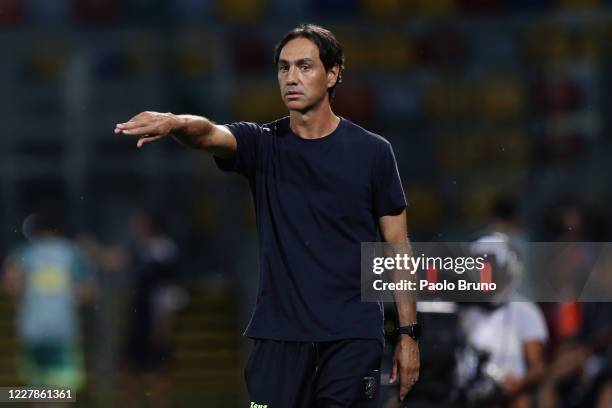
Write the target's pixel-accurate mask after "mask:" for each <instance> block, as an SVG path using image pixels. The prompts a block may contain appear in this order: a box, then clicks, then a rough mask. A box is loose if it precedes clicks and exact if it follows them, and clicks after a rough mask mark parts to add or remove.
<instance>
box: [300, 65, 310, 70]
mask: <svg viewBox="0 0 612 408" xmlns="http://www.w3.org/2000/svg"><path fill="white" fill-rule="evenodd" d="M300 68H301V69H302V71H309V70H310V65H302V66H301V67H300Z"/></svg>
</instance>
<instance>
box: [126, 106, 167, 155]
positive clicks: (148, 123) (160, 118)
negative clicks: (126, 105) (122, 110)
mask: <svg viewBox="0 0 612 408" xmlns="http://www.w3.org/2000/svg"><path fill="white" fill-rule="evenodd" d="M178 125H179V118H178V117H177V116H176V115H173V114H172V113H159V112H149V111H147V112H142V113H139V114H138V115H136V116H134V117H133V118H131V119H130V120H129V121H127V122H125V123H117V124H116V125H115V133H123V134H124V135H130V136H138V137H140V139H138V143H137V146H138V147H139V148H140V147H142V146H143V145H144V144H145V143H149V142H155V141H157V140H159V139H161V138H163V137H165V136H168V135H169V134H170V133H171V132H172V131H173V130H175V129H176V128H177V126H178Z"/></svg>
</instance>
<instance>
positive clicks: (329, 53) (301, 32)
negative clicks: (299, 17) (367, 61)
mask: <svg viewBox="0 0 612 408" xmlns="http://www.w3.org/2000/svg"><path fill="white" fill-rule="evenodd" d="M300 37H302V38H306V39H308V40H310V41H312V42H313V43H314V44H315V45H316V46H317V47H318V48H319V58H321V62H323V66H324V67H325V70H326V71H329V70H330V69H332V68H333V67H334V65H338V67H339V68H340V69H339V70H338V79H337V80H336V83H335V84H334V86H332V87H330V88H329V89H328V90H327V93H328V94H329V97H330V98H331V97H333V96H334V91H335V90H336V86H337V85H338V84H339V83H340V82H341V81H342V73H343V72H344V54H343V52H342V45H340V43H339V42H338V40H336V37H335V36H334V34H333V33H332V32H331V31H329V30H328V29H326V28H323V27H321V26H318V25H315V24H300V25H299V26H297V27H295V28H294V29H292V30H291V31H289V32H288V33H286V34H285V36H284V37H283V39H282V40H281V41H280V42H279V43H278V44H277V45H276V47H275V48H274V66H278V60H279V58H280V53H281V50H282V49H283V47H284V46H285V45H286V44H287V43H288V42H289V41H291V40H293V39H294V38H300Z"/></svg>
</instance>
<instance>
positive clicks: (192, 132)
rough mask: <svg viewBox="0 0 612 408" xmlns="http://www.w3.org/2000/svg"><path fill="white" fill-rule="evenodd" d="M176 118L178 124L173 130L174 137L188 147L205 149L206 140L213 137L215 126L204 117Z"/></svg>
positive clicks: (185, 116) (183, 116)
mask: <svg viewBox="0 0 612 408" xmlns="http://www.w3.org/2000/svg"><path fill="white" fill-rule="evenodd" d="M174 116H175V117H176V120H177V124H176V127H174V128H173V130H172V136H174V138H175V139H176V140H178V141H179V142H180V143H182V144H184V145H185V146H187V147H191V148H193V149H204V148H205V147H206V138H207V137H209V136H210V135H211V133H212V131H213V129H214V126H215V125H214V124H213V123H212V122H211V121H210V120H208V119H206V118H204V117H202V116H195V115H174Z"/></svg>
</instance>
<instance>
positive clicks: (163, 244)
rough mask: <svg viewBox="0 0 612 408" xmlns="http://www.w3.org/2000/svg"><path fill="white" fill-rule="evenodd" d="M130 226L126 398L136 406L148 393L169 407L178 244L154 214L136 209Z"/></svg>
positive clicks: (158, 402)
mask: <svg viewBox="0 0 612 408" xmlns="http://www.w3.org/2000/svg"><path fill="white" fill-rule="evenodd" d="M129 226H130V230H131V233H132V237H133V239H134V247H133V249H132V255H131V262H130V264H129V265H128V268H129V269H131V276H130V278H131V280H132V282H131V285H130V286H131V288H132V291H131V302H130V306H129V309H128V310H129V314H128V316H129V317H128V327H127V336H126V342H125V362H126V364H125V368H126V371H127V376H126V385H127V392H128V400H129V401H130V406H135V405H137V404H138V403H139V402H141V401H142V397H143V396H144V395H147V393H149V394H150V395H151V398H150V401H151V403H152V405H153V406H156V407H167V406H170V405H171V401H170V393H169V390H170V386H171V384H170V376H169V374H170V372H169V371H170V363H171V357H172V353H171V340H172V339H171V335H172V321H173V315H174V305H173V298H172V295H173V288H174V280H175V279H176V277H177V272H178V271H177V268H178V261H179V252H178V247H177V245H176V243H175V242H174V241H173V240H172V238H171V237H170V236H169V235H168V234H167V233H166V231H165V228H164V223H163V221H162V219H161V217H159V216H157V215H154V214H152V213H147V212H139V213H137V214H136V215H135V216H133V217H132V218H131V219H130V222H129ZM146 377H148V378H146ZM147 380H150V381H149V382H148V381H147Z"/></svg>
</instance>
